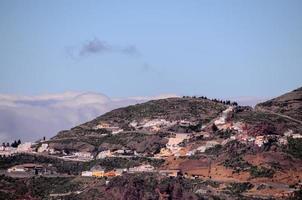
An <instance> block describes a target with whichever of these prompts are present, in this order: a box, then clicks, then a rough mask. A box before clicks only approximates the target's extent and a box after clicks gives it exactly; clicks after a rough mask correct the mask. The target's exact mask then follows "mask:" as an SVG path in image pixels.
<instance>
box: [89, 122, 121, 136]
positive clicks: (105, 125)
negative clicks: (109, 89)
mask: <svg viewBox="0 0 302 200" xmlns="http://www.w3.org/2000/svg"><path fill="white" fill-rule="evenodd" d="M94 129H95V130H97V129H106V130H108V131H110V132H111V133H112V134H113V135H114V134H118V133H120V132H123V131H124V130H123V129H121V128H120V127H118V126H112V125H110V124H108V123H105V122H102V123H100V124H98V125H97V126H96V127H94Z"/></svg>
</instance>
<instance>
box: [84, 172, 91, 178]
mask: <svg viewBox="0 0 302 200" xmlns="http://www.w3.org/2000/svg"><path fill="white" fill-rule="evenodd" d="M82 176H87V177H90V176H92V172H91V171H83V172H82Z"/></svg>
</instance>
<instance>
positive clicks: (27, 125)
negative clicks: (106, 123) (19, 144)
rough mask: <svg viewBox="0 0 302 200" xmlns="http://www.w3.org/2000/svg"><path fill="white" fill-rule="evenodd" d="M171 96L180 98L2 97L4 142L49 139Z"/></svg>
mask: <svg viewBox="0 0 302 200" xmlns="http://www.w3.org/2000/svg"><path fill="white" fill-rule="evenodd" d="M171 96H176V95H159V96H154V97H127V98H109V97H108V96H106V95H104V94H101V93H93V92H65V93H59V94H47V95H38V96H17V95H4V94H0V142H11V141H13V140H16V139H19V138H20V139H21V140H22V141H35V140H37V139H40V138H42V137H43V136H46V137H47V138H49V137H52V136H54V135H55V134H56V133H57V132H58V131H61V130H64V129H70V128H71V127H74V126H76V125H79V124H81V123H84V122H86V121H89V120H92V119H94V118H95V117H97V116H99V115H101V114H104V113H105V112H108V111H110V110H113V109H115V108H118V107H123V106H127V105H132V104H136V103H142V102H145V101H148V100H151V99H160V98H167V97H171Z"/></svg>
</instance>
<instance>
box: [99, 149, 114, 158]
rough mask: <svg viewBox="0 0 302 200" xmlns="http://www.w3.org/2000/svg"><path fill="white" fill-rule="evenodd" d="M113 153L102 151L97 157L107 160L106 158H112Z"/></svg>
mask: <svg viewBox="0 0 302 200" xmlns="http://www.w3.org/2000/svg"><path fill="white" fill-rule="evenodd" d="M111 156H112V154H111V151H110V150H107V151H101V152H100V153H99V154H98V155H97V157H96V158H97V159H102V158H106V157H111Z"/></svg>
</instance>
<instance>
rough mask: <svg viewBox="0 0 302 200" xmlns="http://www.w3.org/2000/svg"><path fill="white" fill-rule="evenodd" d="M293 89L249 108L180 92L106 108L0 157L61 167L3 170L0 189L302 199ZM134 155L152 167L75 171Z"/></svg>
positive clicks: (299, 115) (31, 195)
mask: <svg viewBox="0 0 302 200" xmlns="http://www.w3.org/2000/svg"><path fill="white" fill-rule="evenodd" d="M301 97H302V89H301V88H299V89H297V90H294V91H292V92H289V93H287V94H284V95H282V96H280V97H277V98H275V99H272V100H269V101H267V102H264V103H260V104H258V105H257V106H256V107H255V108H252V107H246V106H238V105H237V104H236V103H231V102H228V101H220V100H209V99H207V98H205V97H182V98H168V99H162V100H153V101H149V102H147V103H143V104H138V105H134V106H129V107H125V108H119V109H116V110H113V111H111V112H108V113H106V114H104V115H102V116H100V117H98V118H96V119H94V120H92V121H90V122H87V123H84V124H82V125H79V126H77V127H74V128H72V129H71V130H66V131H61V132H59V133H58V134H57V135H56V136H55V137H53V138H52V139H50V140H48V141H42V142H40V143H38V144H36V146H35V148H36V149H37V152H38V153H34V154H31V155H28V154H23V155H14V156H13V157H5V158H1V159H0V169H7V168H8V167H11V166H14V165H16V164H21V163H29V162H30V163H40V164H41V163H42V164H52V165H51V166H52V167H54V168H56V169H57V172H58V173H60V174H65V175H66V174H68V177H61V178H60V179H58V180H55V179H51V177H28V178H23V179H15V178H10V177H6V176H2V177H1V178H0V180H1V181H0V184H1V185H0V186H1V187H0V199H1V197H5V198H4V199H129V200H130V199H131V200H132V199H133V200H134V199H301V198H302V196H301V193H302V192H301V191H302V190H301V189H302V184H301V180H302V135H301V134H302V123H301V119H302V112H301V108H302V102H301V100H302V98H301ZM78 155H82V156H86V157H89V159H87V160H84V161H83V160H80V159H77V158H78V157H77V156H78ZM71 156H76V157H75V158H74V159H73V160H66V159H67V158H68V159H70V158H71ZM141 165H147V166H149V168H150V167H152V170H149V171H148V172H137V173H130V171H129V170H128V172H126V173H123V174H122V175H121V176H115V177H102V178H95V177H81V176H79V175H80V173H81V172H82V171H87V170H90V169H92V168H96V167H102V168H104V169H105V171H110V170H114V169H120V168H122V169H129V168H133V167H138V166H141ZM173 170H174V171H177V175H176V174H175V175H173V176H172V175H167V173H166V172H169V173H170V172H173ZM58 176H59V175H58ZM59 177H60V176H59ZM48 184H50V185H52V186H49V185H48ZM16 185H20V187H18V188H15V187H16ZM35 185H39V187H37V186H35ZM58 185H61V187H59V186H58Z"/></svg>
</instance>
